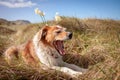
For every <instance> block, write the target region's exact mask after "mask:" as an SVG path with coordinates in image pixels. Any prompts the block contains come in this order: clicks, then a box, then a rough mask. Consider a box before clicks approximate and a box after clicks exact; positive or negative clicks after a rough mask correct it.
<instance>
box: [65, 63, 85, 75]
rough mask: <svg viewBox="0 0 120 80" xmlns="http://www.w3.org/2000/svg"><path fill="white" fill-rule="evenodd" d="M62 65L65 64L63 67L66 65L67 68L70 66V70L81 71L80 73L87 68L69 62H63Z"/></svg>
mask: <svg viewBox="0 0 120 80" xmlns="http://www.w3.org/2000/svg"><path fill="white" fill-rule="evenodd" d="M64 66H65V67H68V68H70V69H72V70H75V71H78V72H81V73H84V72H86V71H87V69H84V68H80V67H79V66H77V65H74V64H69V63H66V62H64Z"/></svg>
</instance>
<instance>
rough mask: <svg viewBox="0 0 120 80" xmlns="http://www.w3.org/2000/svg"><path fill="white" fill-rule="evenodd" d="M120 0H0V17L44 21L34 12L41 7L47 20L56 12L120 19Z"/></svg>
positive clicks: (75, 15)
mask: <svg viewBox="0 0 120 80" xmlns="http://www.w3.org/2000/svg"><path fill="white" fill-rule="evenodd" d="M119 3H120V1H119V0H99V1H98V0H75V1H73V0H70V1H64V0H60V1H59V0H0V11H1V13H0V18H4V19H7V20H10V21H15V20H28V21H30V22H32V23H37V22H42V20H41V18H40V16H39V15H36V14H35V12H34V9H35V8H39V9H40V10H42V11H43V12H44V13H45V18H46V20H53V19H54V16H55V13H56V12H59V14H60V16H69V17H77V18H82V19H84V18H98V19H113V20H120V10H119V9H120V5H119Z"/></svg>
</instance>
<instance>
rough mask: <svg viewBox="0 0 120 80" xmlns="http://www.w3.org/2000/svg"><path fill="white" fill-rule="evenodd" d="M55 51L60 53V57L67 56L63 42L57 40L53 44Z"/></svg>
mask: <svg viewBox="0 0 120 80" xmlns="http://www.w3.org/2000/svg"><path fill="white" fill-rule="evenodd" d="M53 45H54V47H55V49H56V50H57V51H58V52H59V54H60V55H62V56H63V55H65V50H64V44H63V41H61V40H57V41H54V42H53Z"/></svg>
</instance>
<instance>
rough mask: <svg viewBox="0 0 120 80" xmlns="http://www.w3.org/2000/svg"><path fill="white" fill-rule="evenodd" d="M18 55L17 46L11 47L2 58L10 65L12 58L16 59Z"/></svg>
mask: <svg viewBox="0 0 120 80" xmlns="http://www.w3.org/2000/svg"><path fill="white" fill-rule="evenodd" d="M18 53H19V50H18V48H17V46H12V47H10V48H8V49H7V50H6V51H5V53H4V57H5V59H6V60H7V62H8V63H10V62H11V60H12V58H13V57H15V58H18Z"/></svg>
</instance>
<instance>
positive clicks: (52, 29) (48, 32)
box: [39, 25, 72, 55]
mask: <svg viewBox="0 0 120 80" xmlns="http://www.w3.org/2000/svg"><path fill="white" fill-rule="evenodd" d="M71 38H72V33H71V32H67V31H66V28H63V27H61V26H59V25H55V26H45V27H43V28H42V29H41V30H40V33H39V40H40V41H42V42H43V43H44V44H46V45H49V46H52V47H54V48H55V49H56V50H57V51H58V52H59V53H60V54H61V55H64V54H65V51H64V45H63V41H65V40H69V39H71Z"/></svg>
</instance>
